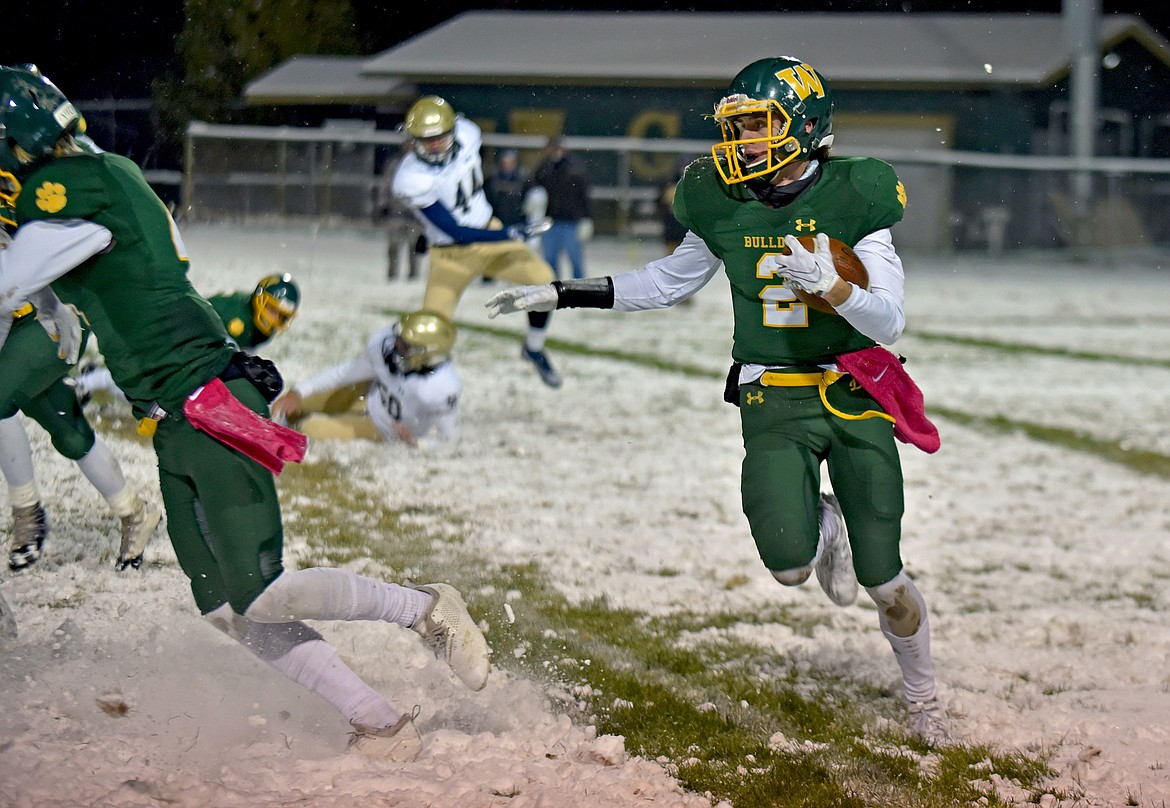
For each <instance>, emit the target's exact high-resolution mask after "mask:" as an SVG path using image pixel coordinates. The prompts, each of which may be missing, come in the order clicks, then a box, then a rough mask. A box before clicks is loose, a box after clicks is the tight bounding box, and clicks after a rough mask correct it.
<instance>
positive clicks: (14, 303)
mask: <svg viewBox="0 0 1170 808" xmlns="http://www.w3.org/2000/svg"><path fill="white" fill-rule="evenodd" d="M113 240H114V234H113V233H111V232H110V231H109V230H107V229H106V228H104V227H102V226H101V225H100V224H94V223H93V222H90V221H87V220H85V219H63V220H60V221H42V220H37V221H32V222H28V223H27V224H24V225H21V226H20V227H19V228H18V229H17V231H16V235H15V236H13V238H12V243H11V244H9V245H8V247H7V248H5V249H4V250H0V279H2V281H3V282H2V283H0V309H3V310H7V311H12V310H14V309H18V308H20V307H21V306H23V305H24V304H25V303H27V302H28V301H29V297H30V296H31V295H32V294H33V293H35V292H39V291H40V290H41V289H44V288H45V287H46V286H48V285H49V284H50V283H52V282H53V281H55V280H57V278H60V277H61V276H62V275H64V274H66V273H67V272H69V271H71V270H73V269H74V268H76V267H77V266H79V265H81V264H83V263H84V262H85V261H87V260H88V259H90V258H92V257H93V256H95V255H97V254H98V253H100V252H101V251H102V250H104V249H106V248H107V247H109V246H110V243H111V242H113Z"/></svg>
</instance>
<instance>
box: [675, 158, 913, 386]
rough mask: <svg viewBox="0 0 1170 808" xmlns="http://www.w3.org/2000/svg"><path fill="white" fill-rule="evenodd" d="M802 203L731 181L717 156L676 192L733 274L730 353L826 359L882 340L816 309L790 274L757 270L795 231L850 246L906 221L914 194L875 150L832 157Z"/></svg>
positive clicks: (745, 357) (685, 219) (686, 218)
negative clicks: (788, 280) (774, 201)
mask: <svg viewBox="0 0 1170 808" xmlns="http://www.w3.org/2000/svg"><path fill="white" fill-rule="evenodd" d="M821 171H822V174H821V176H820V178H819V179H818V180H817V181H816V183H815V184H814V185H812V186H811V187H809V188H808V189H806V190H805V191H804V192H803V193H801V194H800V195H799V196H798V197H797V198H796V200H795V201H793V202H792V203H791V204H789V205H787V206H785V207H782V208H772V207H769V206H767V205H765V204H763V203H762V202H760V201H758V200H757V199H756V198H755V197H754V196H753V195H752V194H751V193H750V191H748V189H747V188H745V187H744V186H743V185H728V184H727V183H725V182H724V181H723V180H722V179H721V178H720V176H719V173H718V171H716V168H715V161H714V159H713V158H710V157H706V158H700V159H698V160H695V161H694V162H693V163H691V164H690V165H689V166H688V167H687V170H686V172H685V173H684V174H683V178H682V180H681V181H680V182H679V185H678V190H677V192H676V194H675V199H674V212H675V216H676V217H677V218H678V220H679V221H680V222H682V223H683V224H684V225H686V227H687V229H688V230H690V231H691V232H693V233H695V234H696V235H698V236H699V237H700V238H702V239H703V241H704V242H706V244H707V247H708V248H709V249H710V250H711V251H712V252H713V253H715V255H717V256H718V257H719V258H720V259H721V260H722V261H723V264H724V268H725V269H726V272H727V277H728V278H729V279H730V281H731V299H732V308H733V313H734V317H735V341H734V345H733V348H732V357H733V358H734V359H735V361H737V362H745V363H752V364H760V365H775V366H778V365H785V366H790V365H809V366H812V365H819V364H827V363H830V362H833V361H834V360H835V359H836V357H837V355H838V354H842V353H847V352H849V351H856V350H860V349H862V348H868V347H869V346H871V345H873V344H874V341H873V340H872V339H870V338H868V337H866V336H864V335H863V334H861V333H859V332H858V331H857V330H856V329H854V328H853V327H852V326H851V325H849V323H848V322H846V320H845V318H844V317H840V316H838V315H835V314H825V313H823V312H820V311H817V310H815V309H812V308H809V307H808V306H806V305H805V304H803V303H801V302H800V300H798V299H797V297H796V295H794V294H793V293H792V291H791V290H789V289H788V288H787V287H786V286H784V281H783V278H781V277H779V276H775V275H772V274H768V273H763V272H761V271H760V269H759V265H760V261H761V259H762V258H763V257H764V256H766V255H768V254H769V253H778V252H781V251H782V250H783V248H784V237H785V236H787V235H790V234H791V235H796V236H811V235H815V234H817V233H825V234H827V235H829V236H832V237H833V238H836V239H840V240H841V241H843V242H845V243H846V244H848V245H850V246H852V245H854V244H856V243H857V242H858V241H859V240H861V239H862V238H863V237H864V236H867V235H869V234H870V233H873V232H875V231H877V230H881V229H882V228H886V227H890V226H891V225H893V224H895V223H897V222H899V221H901V219H902V215H903V213H904V211H905V207H906V193H905V190H904V189H903V187H902V183H901V182H899V181H898V177H897V175H896V174H895V173H894V170H893V168H891V167H890V166H889V165H888V164H886V163H883V162H881V161H880V160H874V159H872V158H868V157H847V158H831V159H829V160H827V161H825V162H824V163H822V164H821Z"/></svg>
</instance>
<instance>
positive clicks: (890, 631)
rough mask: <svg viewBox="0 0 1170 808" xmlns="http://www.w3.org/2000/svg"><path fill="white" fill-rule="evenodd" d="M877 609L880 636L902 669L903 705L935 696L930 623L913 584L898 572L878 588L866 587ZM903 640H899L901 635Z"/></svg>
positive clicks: (916, 588)
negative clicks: (904, 698)
mask: <svg viewBox="0 0 1170 808" xmlns="http://www.w3.org/2000/svg"><path fill="white" fill-rule="evenodd" d="M865 591H866V592H868V593H869V596H870V597H871V598H872V599H873V602H874V603H875V604H876V605H877V607H878V622H879V623H880V624H881V628H882V634H884V635H885V636H886V640H887V641H889V643H890V648H892V649H893V651H894V658H895V659H896V660H897V661H898V667H899V668H901V669H902V684H903V687H904V688H905V691H906V700H907V701H930V700H931V699H933V698H936V697H937V696H938V685H937V683H936V682H935V678H934V662H933V660H932V659H931V656H930V620H929V619H928V618H927V614H926V601H925V600H923V598H922V594H921V593H920V592H919V591H918V587H916V586H915V585H914V582H913V581H911V580H910V578H908V577H907V576H906V573H905V572H899V573H898V574H897V575H895V576H894V577H893V579H892V580H890V581H887V582H886V583H884V584H881V585H880V586H874V587H866V589H865ZM904 634H905V635H906V636H903V635H904Z"/></svg>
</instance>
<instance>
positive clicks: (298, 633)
mask: <svg viewBox="0 0 1170 808" xmlns="http://www.w3.org/2000/svg"><path fill="white" fill-rule="evenodd" d="M80 122H81V117H80V115H79V114H78V113H77V110H76V109H75V108H74V107H73V105H72V104H71V103H70V102H69V100H68V99H67V98H66V97H65V96H64V95H63V94H62V93H61V91H60V90H59V89H58V88H57V87H56V86H55V85H53V84H52V83H51V82H48V81H47V80H45V79H44V77H42V76H40V75H39V74H37V73H35V72H31V71H29V70H26V69H21V68H8V67H0V131H2V132H3V133H4V135H3V137H0V172H4V173H7V174H8V175H10V176H11V177H12V179H13V180H14V181H15V183H16V186H17V187H18V188H19V195H18V196H17V197H16V222H17V225H18V227H17V229H16V232H15V234H14V235H13V238H12V243H11V244H10V245H9V246H8V248H7V249H4V250H0V345H2V344H3V342H4V340H5V338H7V336H8V334H9V331H10V329H11V326H12V317H11V313H12V312H13V311H15V310H18V309H19V308H20V307H21V306H23V305H24V303H25V302H27V301H28V300H29V299H30V298H32V297H33V296H34V295H36V294H38V293H41V292H43V291H45V290H46V289H47V290H50V292H51V293H54V295H53V297H54V300H58V299H59V301H63V302H65V303H67V304H69V305H71V306H76V307H77V309H79V310H80V311H81V313H82V314H83V315H84V316H85V318H86V319H87V321H88V322H89V324H90V326H91V327H92V329H93V332H94V334H95V335H96V336H97V338H98V340H99V342H100V344H101V346H102V351H103V353H104V355H105V357H106V360H107V363H108V366H109V368H110V370H111V372H112V373H113V376H114V381H115V382H116V383H117V385H118V387H119V388H121V390H122V391H123V392H124V393H125V394H126V397H127V398H128V399H129V401H130V403H131V405H132V406H133V408H134V411H135V413H136V415H137V416H139V417H141V418H142V422H141V425H142V427H143V430H142V431H143V433H144V434H152V436H153V446H154V451H155V454H156V455H157V457H158V468H159V487H160V490H161V492H162V497H163V504H164V506H165V508H166V515H167V532H168V533H169V535H170V539H171V544H172V545H173V546H174V549H175V555H176V556H177V558H178V561H179V565H180V566H181V567H182V569H183V572H184V573H185V574H186V575H187V577H188V579H189V580H190V585H191V592H192V594H193V595H194V598H195V603H196V605H197V606H198V608H199V610H200V612H201V613H202V614H203V615H204V616H206V617H207V618H208V620H209V621H210V622H211V623H212V624H213V625H214V626H215V627H216V628H218V629H219V630H221V631H223V632H224V633H225V634H227V635H228V636H230V637H232V638H233V639H235V640H237V641H238V642H240V643H241V644H242V645H244V647H246V648H248V649H249V650H250V651H252V652H253V653H255V654H256V655H257V656H259V657H260V658H261V659H263V660H264V661H265V662H266V663H268V664H269V665H271V666H272V667H274V668H276V669H277V670H279V671H280V672H281V673H282V674H284V675H285V676H287V677H288V678H289V679H291V680H293V681H295V682H297V683H298V684H300V685H302V686H303V687H305V688H307V689H309V690H310V691H312V692H313V693H316V694H317V695H319V696H321V697H322V698H324V699H325V700H326V701H328V702H329V703H330V704H332V705H334V707H336V708H337V710H338V711H339V712H340V713H341V714H342V715H343V716H345V717H346V718H347V719H348V720H349V722H350V724H351V727H352V730H353V733H354V738H353V741H352V743H351V748H354V749H356V750H358V751H360V752H362V753H364V754H368V755H371V756H376V757H381V758H383V759H392V760H410V759H413V758H414V757H416V756H417V755H418V754H419V752H420V751H421V749H422V739H421V736H420V735H419V732H418V729H417V728H416V726H415V724H414V721H413V712H412V711H407V712H405V713H403V712H400V711H399V710H397V709H396V708H395V707H394V706H393V705H391V704H390V703H389V702H388V701H387V700H386V698H385V697H384V696H382V694H381V693H379V692H378V691H376V690H374V689H373V688H371V687H370V686H369V685H367V684H366V683H365V682H363V681H362V680H361V679H360V678H359V677H358V676H357V675H356V674H354V673H353V672H352V671H351V670H350V669H349V668H348V667H347V666H346V665H345V663H344V662H343V661H342V660H341V657H340V656H338V654H337V651H336V650H335V649H334V648H333V646H332V645H330V644H329V643H328V642H326V641H325V640H324V638H323V637H322V636H321V634H319V633H318V632H317V631H316V630H314V629H313V628H310V627H309V626H308V625H307V624H306V623H304V622H303V620H305V619H310V620H377V621H386V622H390V623H396V624H398V625H401V626H404V627H409V628H411V629H413V630H414V631H416V632H417V633H418V634H419V635H420V636H421V637H422V638H423V640H424V642H426V643H427V645H428V646H430V648H431V649H432V650H433V651H434V652H435V653H436V655H437V656H439V658H440V659H443V660H444V661H445V662H447V663H448V664H449V665H450V666H451V668H452V670H453V671H454V672H455V673H456V675H458V676H459V678H460V679H462V680H463V682H464V683H465V684H467V685H468V686H469V687H471V688H473V689H480V688H482V687H483V686H484V685H485V684H486V682H487V676H488V673H489V668H490V660H489V651H488V647H487V643H486V641H485V640H484V638H483V635H482V633H481V632H480V630H479V628H478V626H477V625H476V624H475V621H474V620H472V619H471V616H470V615H469V614H468V612H467V609H466V607H465V606H464V604H463V600H462V598H461V597H460V595H459V593H458V592H457V591H456V590H455V589H454V588H452V587H450V586H448V585H447V584H430V585H422V586H419V585H415V584H412V583H410V582H409V581H408V582H407V583H406V585H403V586H400V585H397V584H389V583H385V582H383V581H380V580H377V579H374V578H368V577H363V576H359V575H356V574H354V573H352V572H350V571H348V570H342V569H330V568H324V567H314V568H311V569H302V570H296V571H290V570H285V569H284V566H283V558H282V556H283V539H284V536H283V526H282V520H281V514H280V505H279V502H278V500H277V496H276V487H275V483H274V479H273V475H272V470H277V469H279V468H280V465H281V463H282V462H283V460H284V459H286V458H289V457H291V458H292V459H297V458H298V457H299V451H301V450H303V447H304V444H303V436H298V435H296V433H292V432H291V430H286V429H284V428H282V427H279V426H277V425H274V424H273V423H272V422H271V421H269V420H268V419H267V418H266V417H265V416H266V415H267V413H268V402H269V401H271V400H272V399H273V398H275V396H276V394H277V393H278V392H279V387H280V385H279V377H278V376H277V375H276V374H275V372H274V368H273V367H272V366H271V364H270V363H269V364H265V363H264V362H263V361H262V360H257V359H256V358H254V357H250V356H249V355H247V354H244V353H243V352H241V351H238V350H237V349H236V347H235V346H234V345H233V344H232V343H231V342H230V341H229V339H228V334H227V332H226V330H225V329H224V325H223V322H222V321H221V320H220V318H219V317H218V316H217V315H216V313H215V311H214V310H213V309H212V308H211V306H210V304H208V302H207V301H206V300H205V299H204V298H202V297H201V296H200V295H199V294H198V293H197V292H196V291H195V289H194V288H193V287H192V286H191V283H190V281H189V279H188V275H187V261H188V259H187V255H186V250H185V248H184V246H183V241H182V238H181V237H180V234H179V231H178V229H177V228H176V226H175V223H174V221H173V220H172V219H171V217H170V214H169V212H168V211H167V208H166V206H165V205H164V204H163V203H162V201H161V200H160V199H159V198H158V196H156V195H155V194H154V192H153V191H152V190H151V189H150V186H149V185H147V183H146V180H145V179H144V178H143V176H142V172H141V171H140V170H139V169H138V167H137V166H136V165H135V164H134V163H133V162H131V161H130V160H128V159H126V158H124V157H121V156H119V155H115V154H110V153H108V152H103V153H94V152H92V151H88V150H85V149H83V148H81V147H80V146H78V144H77V142H76V138H75V135H76V134H77V131H78V127H79V125H80ZM62 308H65V307H62ZM209 408H216V409H214V410H213V411H212V414H211V416H210V417H209V416H208V410H209ZM233 424H238V425H240V426H239V427H233ZM148 427H151V428H148ZM249 438H251V440H249ZM297 438H300V439H301V440H297ZM270 469H271V470H270Z"/></svg>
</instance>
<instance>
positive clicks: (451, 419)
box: [366, 323, 463, 446]
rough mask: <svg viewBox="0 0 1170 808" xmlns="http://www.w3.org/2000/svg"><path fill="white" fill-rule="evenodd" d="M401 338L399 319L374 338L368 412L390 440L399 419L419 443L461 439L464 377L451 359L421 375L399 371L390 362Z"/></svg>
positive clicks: (438, 443) (370, 351)
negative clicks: (461, 397) (372, 377)
mask: <svg viewBox="0 0 1170 808" xmlns="http://www.w3.org/2000/svg"><path fill="white" fill-rule="evenodd" d="M397 337H398V325H397V323H396V324H394V325H393V326H391V327H389V328H384V329H382V330H381V331H379V332H378V333H377V334H375V335H374V336H373V337H371V338H370V342H369V344H368V345H367V346H366V359H367V360H368V361H369V363H370V366H371V367H372V368H373V371H374V380H373V381H374V383H373V384H371V385H370V389H369V393H368V398H367V400H366V412H367V414H368V415H369V416H370V420H371V421H373V423H374V426H375V427H376V428H377V429H378V431H379V432H380V433H382V435H383V436H384V437H385V438H386V439H387V440H393V439H394V436H395V431H394V423H395V422H398V423H400V424H401V425H402V426H404V427H406V428H407V429H409V430H410V432H411V434H412V435H414V436H415V438H416V439H417V440H419V441H420V443H425V444H430V445H433V446H442V445H451V444H454V442H455V441H456V440H458V438H459V421H458V408H459V396H460V394H461V393H462V392H463V381H462V380H461V379H460V378H459V374H458V373H457V372H456V371H455V365H454V363H452V362H451V361H450V360H447V361H445V362H442V363H441V364H439V365H437V366H435V367H434V368H432V369H431V370H427V371H423V372H419V373H396V372H395V371H394V370H393V369H392V368H391V367H390V365H389V364H388V363H387V361H386V358H385V357H386V356H388V355H389V354H390V352H391V351H392V350H393V348H394V341H395V339H397Z"/></svg>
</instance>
